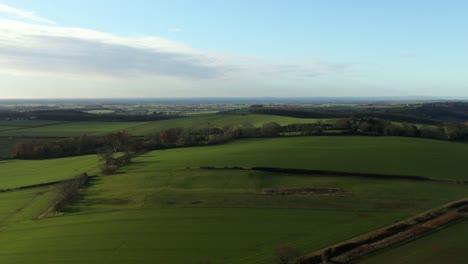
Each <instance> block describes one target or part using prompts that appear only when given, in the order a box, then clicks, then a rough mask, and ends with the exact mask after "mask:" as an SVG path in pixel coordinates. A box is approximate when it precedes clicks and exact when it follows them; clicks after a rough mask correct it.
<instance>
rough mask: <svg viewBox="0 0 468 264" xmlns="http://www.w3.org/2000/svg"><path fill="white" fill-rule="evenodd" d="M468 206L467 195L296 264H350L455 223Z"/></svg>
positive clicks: (333, 246) (299, 260) (312, 255)
mask: <svg viewBox="0 0 468 264" xmlns="http://www.w3.org/2000/svg"><path fill="white" fill-rule="evenodd" d="M467 209H468V198H465V199H463V200H459V201H455V202H451V203H448V204H446V205H444V206H442V207H440V208H436V209H433V210H430V211H427V212H424V213H422V214H419V215H417V216H414V217H412V218H409V219H407V220H403V221H400V222H398V223H395V224H392V225H390V226H387V227H384V228H381V229H379V230H376V231H373V232H370V233H367V234H364V235H361V236H359V237H356V238H353V239H350V240H348V241H344V242H341V243H338V244H335V245H332V246H330V247H328V248H326V249H323V250H320V251H317V252H314V253H311V254H309V255H305V256H302V257H300V258H298V259H297V260H296V261H295V262H294V264H320V263H325V262H327V263H343V264H344V263H350V262H352V261H355V260H357V259H359V258H362V257H364V256H366V255H368V254H370V253H373V252H375V251H377V250H382V249H385V248H389V247H392V246H395V245H399V244H402V243H404V242H408V241H410V240H413V239H415V238H417V237H420V236H422V235H425V234H427V233H430V232H432V231H434V230H437V229H440V228H444V227H446V226H448V225H449V224H453V223H456V221H458V220H460V219H461V218H464V217H466V213H465V212H466V210H467ZM324 256H325V257H324ZM324 258H325V259H326V260H324Z"/></svg>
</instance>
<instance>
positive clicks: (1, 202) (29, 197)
mask: <svg viewBox="0 0 468 264" xmlns="http://www.w3.org/2000/svg"><path fill="white" fill-rule="evenodd" d="M55 197H56V192H55V186H44V187H37V188H29V189H24V190H17V191H11V192H2V193H0V228H2V227H3V226H5V225H8V224H14V223H17V222H20V221H25V220H31V219H34V218H36V217H38V216H39V215H41V214H42V213H43V212H44V211H45V210H47V208H49V207H50V205H51V204H52V202H53V201H54V199H55ZM0 233H1V231H0Z"/></svg>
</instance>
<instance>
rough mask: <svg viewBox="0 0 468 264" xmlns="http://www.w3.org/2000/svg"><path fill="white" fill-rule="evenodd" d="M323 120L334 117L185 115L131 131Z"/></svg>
mask: <svg viewBox="0 0 468 264" xmlns="http://www.w3.org/2000/svg"><path fill="white" fill-rule="evenodd" d="M319 120H322V121H323V122H326V123H331V122H334V120H333V119H312V118H295V117H284V116H275V115H258V114H245V115H239V114H236V115H221V114H209V115H197V116H190V117H183V118H177V119H170V120H162V121H155V122H148V123H146V124H144V125H141V126H136V127H133V128H131V129H129V130H128V131H129V133H130V134H132V135H147V134H151V133H155V132H159V131H161V130H163V129H167V128H172V127H184V128H188V127H190V128H204V127H208V126H210V127H223V126H226V125H238V124H243V123H250V124H252V125H254V126H256V127H261V126H262V125H263V124H265V123H268V122H277V123H278V124H280V125H288V124H294V123H315V122H318V121H319Z"/></svg>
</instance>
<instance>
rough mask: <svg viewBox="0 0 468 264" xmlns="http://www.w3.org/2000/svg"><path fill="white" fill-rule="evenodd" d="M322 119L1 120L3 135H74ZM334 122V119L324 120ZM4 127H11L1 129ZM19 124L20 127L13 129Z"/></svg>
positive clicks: (139, 133) (210, 116) (0, 134)
mask: <svg viewBox="0 0 468 264" xmlns="http://www.w3.org/2000/svg"><path fill="white" fill-rule="evenodd" d="M318 120H319V119H305V118H293V117H283V116H273V115H255V114H248V115H219V114H207V115H196V116H189V117H182V118H176V119H169V120H161V121H151V122H53V121H0V137H72V136H79V135H83V134H87V135H103V134H107V133H110V132H113V131H119V130H123V129H125V130H127V131H128V132H129V133H130V134H132V135H134V136H144V135H148V134H151V133H156V132H159V131H161V130H162V129H167V128H173V127H192V128H204V127H208V126H211V127H223V126H225V125H234V124H243V123H251V124H253V125H255V126H261V125H263V124H264V123H267V122H271V121H274V122H278V123H279V124H281V125H286V124H292V123H311V122H317V121H318ZM323 121H324V122H333V120H323ZM2 126H5V127H8V128H10V129H5V130H3V129H2ZM13 127H17V129H11V128H13Z"/></svg>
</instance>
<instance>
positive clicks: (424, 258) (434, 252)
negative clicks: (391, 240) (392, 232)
mask: <svg viewBox="0 0 468 264" xmlns="http://www.w3.org/2000/svg"><path fill="white" fill-rule="evenodd" d="M467 237H468V220H467V219H466V218H465V219H464V220H462V221H461V222H459V223H456V224H454V225H452V226H449V227H447V228H444V229H442V230H438V231H436V232H433V233H430V234H428V235H426V236H423V237H421V238H418V239H416V240H413V241H410V242H408V243H406V244H403V245H400V246H398V247H394V248H391V249H388V250H386V251H383V252H378V253H376V254H374V255H372V256H370V257H368V258H366V259H363V260H362V261H360V262H357V263H363V264H371V263H382V264H386V263H401V264H436V263H447V264H451V263H453V264H458V263H465V262H466V250H467V245H466V238H467Z"/></svg>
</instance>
